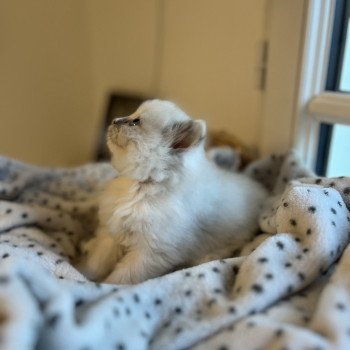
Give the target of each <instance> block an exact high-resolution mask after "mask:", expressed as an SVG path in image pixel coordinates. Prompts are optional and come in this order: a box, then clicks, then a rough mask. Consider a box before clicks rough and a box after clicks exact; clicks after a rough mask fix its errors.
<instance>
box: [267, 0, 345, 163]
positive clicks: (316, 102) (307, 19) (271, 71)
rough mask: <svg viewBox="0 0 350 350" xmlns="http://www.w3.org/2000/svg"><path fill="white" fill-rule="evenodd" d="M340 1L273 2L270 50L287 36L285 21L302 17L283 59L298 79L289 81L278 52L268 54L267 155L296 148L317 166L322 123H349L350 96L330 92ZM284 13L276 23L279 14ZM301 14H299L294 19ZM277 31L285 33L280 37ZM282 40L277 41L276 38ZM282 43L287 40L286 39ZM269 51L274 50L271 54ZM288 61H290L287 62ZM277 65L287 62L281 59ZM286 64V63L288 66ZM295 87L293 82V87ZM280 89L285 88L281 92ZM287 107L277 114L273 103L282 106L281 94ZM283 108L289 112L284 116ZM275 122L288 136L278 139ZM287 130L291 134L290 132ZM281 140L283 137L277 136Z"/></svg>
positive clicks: (269, 31)
mask: <svg viewBox="0 0 350 350" xmlns="http://www.w3.org/2000/svg"><path fill="white" fill-rule="evenodd" d="M335 5H336V0H295V1H293V2H289V1H282V2H281V1H278V0H270V1H269V3H268V9H267V10H268V21H269V22H270V27H269V28H268V30H267V38H268V42H269V48H270V52H271V49H272V48H273V47H278V46H279V45H281V40H282V39H279V40H280V41H279V42H278V38H279V37H280V38H283V34H284V32H283V31H284V30H285V27H284V22H286V23H289V25H290V23H291V20H290V18H288V16H290V14H291V13H294V14H295V16H297V15H298V16H302V20H301V21H299V22H297V21H294V22H296V24H295V26H294V28H292V29H293V34H292V36H291V37H288V38H286V39H284V40H289V41H294V42H297V41H298V42H299V46H297V45H293V46H292V47H293V51H292V52H291V51H289V52H288V53H285V54H284V56H282V57H278V59H280V60H281V59H282V60H284V62H282V63H285V64H286V63H287V62H288V65H287V64H286V66H288V67H290V57H291V56H293V57H294V59H293V60H294V61H293V62H292V67H291V68H289V69H293V72H294V73H295V75H296V76H297V78H296V79H294V80H292V79H291V78H290V79H289V80H288V79H285V78H286V76H285V75H284V72H283V70H282V68H281V69H280V70H279V71H276V68H275V66H276V61H274V55H273V54H272V55H271V56H272V57H269V61H268V65H267V84H266V91H265V96H264V101H263V113H262V128H261V130H262V131H261V142H260V149H261V150H262V155H266V154H269V153H271V152H273V151H275V152H276V150H278V151H283V150H287V149H289V148H294V149H295V150H296V151H297V153H298V154H299V156H300V157H301V159H302V160H303V161H304V163H305V164H306V165H307V166H309V167H310V168H312V169H315V166H316V160H317V153H318V152H317V151H318V145H319V133H320V125H321V122H327V123H331V124H333V123H341V124H350V94H348V95H346V94H344V93H339V92H329V91H326V78H327V72H328V66H329V53H330V46H331V39H332V31H333V19H334V13H335ZM275 13H276V14H278V15H279V16H284V18H279V20H278V21H274V20H273V19H274V18H273V16H274V14H275ZM295 19H297V17H295V18H294V20H295ZM274 33H280V35H279V36H277V35H274ZM276 38H277V39H276ZM282 45H283V42H282ZM270 52H269V53H270ZM288 60H289V61H288ZM278 66H282V67H283V65H281V62H278ZM284 68H285V67H284ZM272 75H275V78H276V76H281V78H280V79H279V80H277V82H276V79H272V78H271V79H269V77H271V76H272ZM290 86H293V88H292V89H291V88H290ZM281 89H283V91H282V92H281ZM282 93H283V94H284V95H283V98H284V101H288V102H289V103H287V104H285V108H284V109H282V108H280V109H279V110H278V108H277V110H278V111H277V112H276V113H275V112H274V109H273V108H271V107H269V106H276V105H277V106H279V105H281V101H280V100H281V98H280V97H281V94H282ZM281 111H283V113H284V114H285V115H283V116H281ZM270 125H274V130H285V129H287V130H288V135H289V136H288V139H286V137H284V140H282V139H279V141H278V142H277V143H276V140H274V138H273V137H274V136H275V135H271V131H270V130H269V128H268V126H270ZM285 134H286V133H285ZM276 137H277V138H278V137H279V135H276Z"/></svg>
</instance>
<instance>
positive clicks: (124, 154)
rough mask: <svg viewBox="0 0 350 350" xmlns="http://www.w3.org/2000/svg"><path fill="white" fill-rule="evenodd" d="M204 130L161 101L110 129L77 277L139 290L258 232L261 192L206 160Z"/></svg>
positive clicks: (226, 253) (222, 254) (199, 123)
mask: <svg viewBox="0 0 350 350" xmlns="http://www.w3.org/2000/svg"><path fill="white" fill-rule="evenodd" d="M205 135H206V127H205V123H204V122H203V121H201V120H191V119H190V118H189V117H188V116H187V115H186V114H185V113H184V112H183V111H182V110H180V109H179V108H178V107H177V106H176V105H174V104H173V103H171V102H167V101H160V100H151V101H146V102H144V103H143V104H142V105H141V106H140V107H139V108H138V109H137V111H136V112H135V113H133V114H132V115H130V116H128V117H125V118H116V119H114V120H113V123H112V124H111V125H110V126H109V128H108V133H107V138H108V147H109V149H110V151H111V153H112V165H113V166H114V167H115V169H116V170H117V171H118V173H119V177H118V178H116V179H115V180H113V181H112V182H111V183H110V184H109V185H108V186H107V188H106V189H105V191H104V193H103V195H102V197H101V200H100V209H99V220H100V226H99V228H98V231H97V233H96V236H95V238H93V239H92V240H90V241H89V242H87V243H86V244H85V245H84V247H83V250H85V251H86V253H87V255H86V259H85V261H84V263H83V268H82V270H83V273H85V274H86V276H87V277H89V278H91V279H95V280H103V279H105V278H106V277H107V278H106V279H105V280H104V281H105V282H107V283H120V284H124V283H126V284H129V283H138V282H142V281H144V280H146V279H148V278H152V277H156V276H160V275H162V274H165V273H167V272H169V271H171V270H173V269H174V268H175V267H176V266H179V265H184V264H195V263H198V262H201V261H206V260H210V259H214V258H224V257H228V256H230V253H231V254H232V251H233V250H234V249H236V248H237V247H241V246H242V245H243V244H244V243H245V242H246V241H248V240H249V239H250V238H251V236H252V235H253V234H254V232H255V231H256V230H257V228H258V226H257V221H258V213H259V210H260V205H261V204H262V201H263V200H264V199H265V197H266V193H265V190H264V189H263V188H262V187H261V186H260V185H259V184H257V183H256V182H254V181H253V180H251V179H249V178H247V177H245V176H243V175H238V174H233V173H230V172H228V171H225V170H222V169H220V168H218V167H217V166H216V165H215V164H214V163H213V162H212V161H210V160H209V159H208V158H207V157H206V153H205V150H204V143H205Z"/></svg>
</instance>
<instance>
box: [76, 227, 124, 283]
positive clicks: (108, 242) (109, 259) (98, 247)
mask: <svg viewBox="0 0 350 350" xmlns="http://www.w3.org/2000/svg"><path fill="white" fill-rule="evenodd" d="M82 251H83V252H84V253H85V254H86V255H85V256H83V258H82V260H81V261H80V262H79V264H78V266H77V269H78V270H79V271H80V272H81V273H82V274H83V275H84V276H85V277H87V278H88V279H90V280H93V281H98V280H101V279H103V278H105V277H106V275H108V273H110V271H112V269H113V267H114V266H115V264H116V262H117V261H118V260H119V259H120V258H121V256H122V248H121V246H119V245H118V243H117V242H116V241H115V238H114V237H113V236H111V234H109V233H108V232H105V231H103V230H99V231H98V233H97V234H96V236H95V237H94V238H92V239H90V240H89V241H88V242H86V243H84V244H83V245H82Z"/></svg>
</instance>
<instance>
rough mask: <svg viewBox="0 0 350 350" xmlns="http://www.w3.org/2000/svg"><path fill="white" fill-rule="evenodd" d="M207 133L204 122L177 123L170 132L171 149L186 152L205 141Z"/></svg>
mask: <svg viewBox="0 0 350 350" xmlns="http://www.w3.org/2000/svg"><path fill="white" fill-rule="evenodd" d="M206 131H207V128H206V123H205V121H204V120H189V121H185V122H180V123H175V124H174V125H173V126H172V127H171V129H169V130H168V136H169V138H170V147H171V148H172V149H175V150H185V149H187V148H190V147H193V146H196V145H198V144H199V143H200V142H201V141H202V140H204V138H205V135H206Z"/></svg>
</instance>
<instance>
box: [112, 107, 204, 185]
mask: <svg viewBox="0 0 350 350" xmlns="http://www.w3.org/2000/svg"><path fill="white" fill-rule="evenodd" d="M205 135H206V127H205V122H204V121H202V120H191V118H190V117H189V116H188V115H187V114H185V113H184V112H183V111H182V110H181V109H180V108H178V107H177V106H176V105H175V104H173V103H171V102H168V101H161V100H149V101H146V102H144V103H142V104H141V106H140V107H139V108H138V109H137V110H136V112H134V113H133V114H131V115H130V116H128V117H122V118H115V119H114V120H113V121H112V124H111V125H110V126H109V128H108V132H107V144H108V147H109V150H110V151H111V154H112V165H113V166H114V167H115V168H116V170H117V171H118V172H119V174H120V175H124V176H128V177H130V178H133V179H135V180H137V181H156V182H159V181H163V180H165V179H166V178H167V177H169V176H171V175H172V172H174V171H177V170H178V169H179V168H180V167H181V165H182V162H183V161H184V158H185V157H186V154H189V153H191V151H193V150H196V149H203V145H204V138H205Z"/></svg>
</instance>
